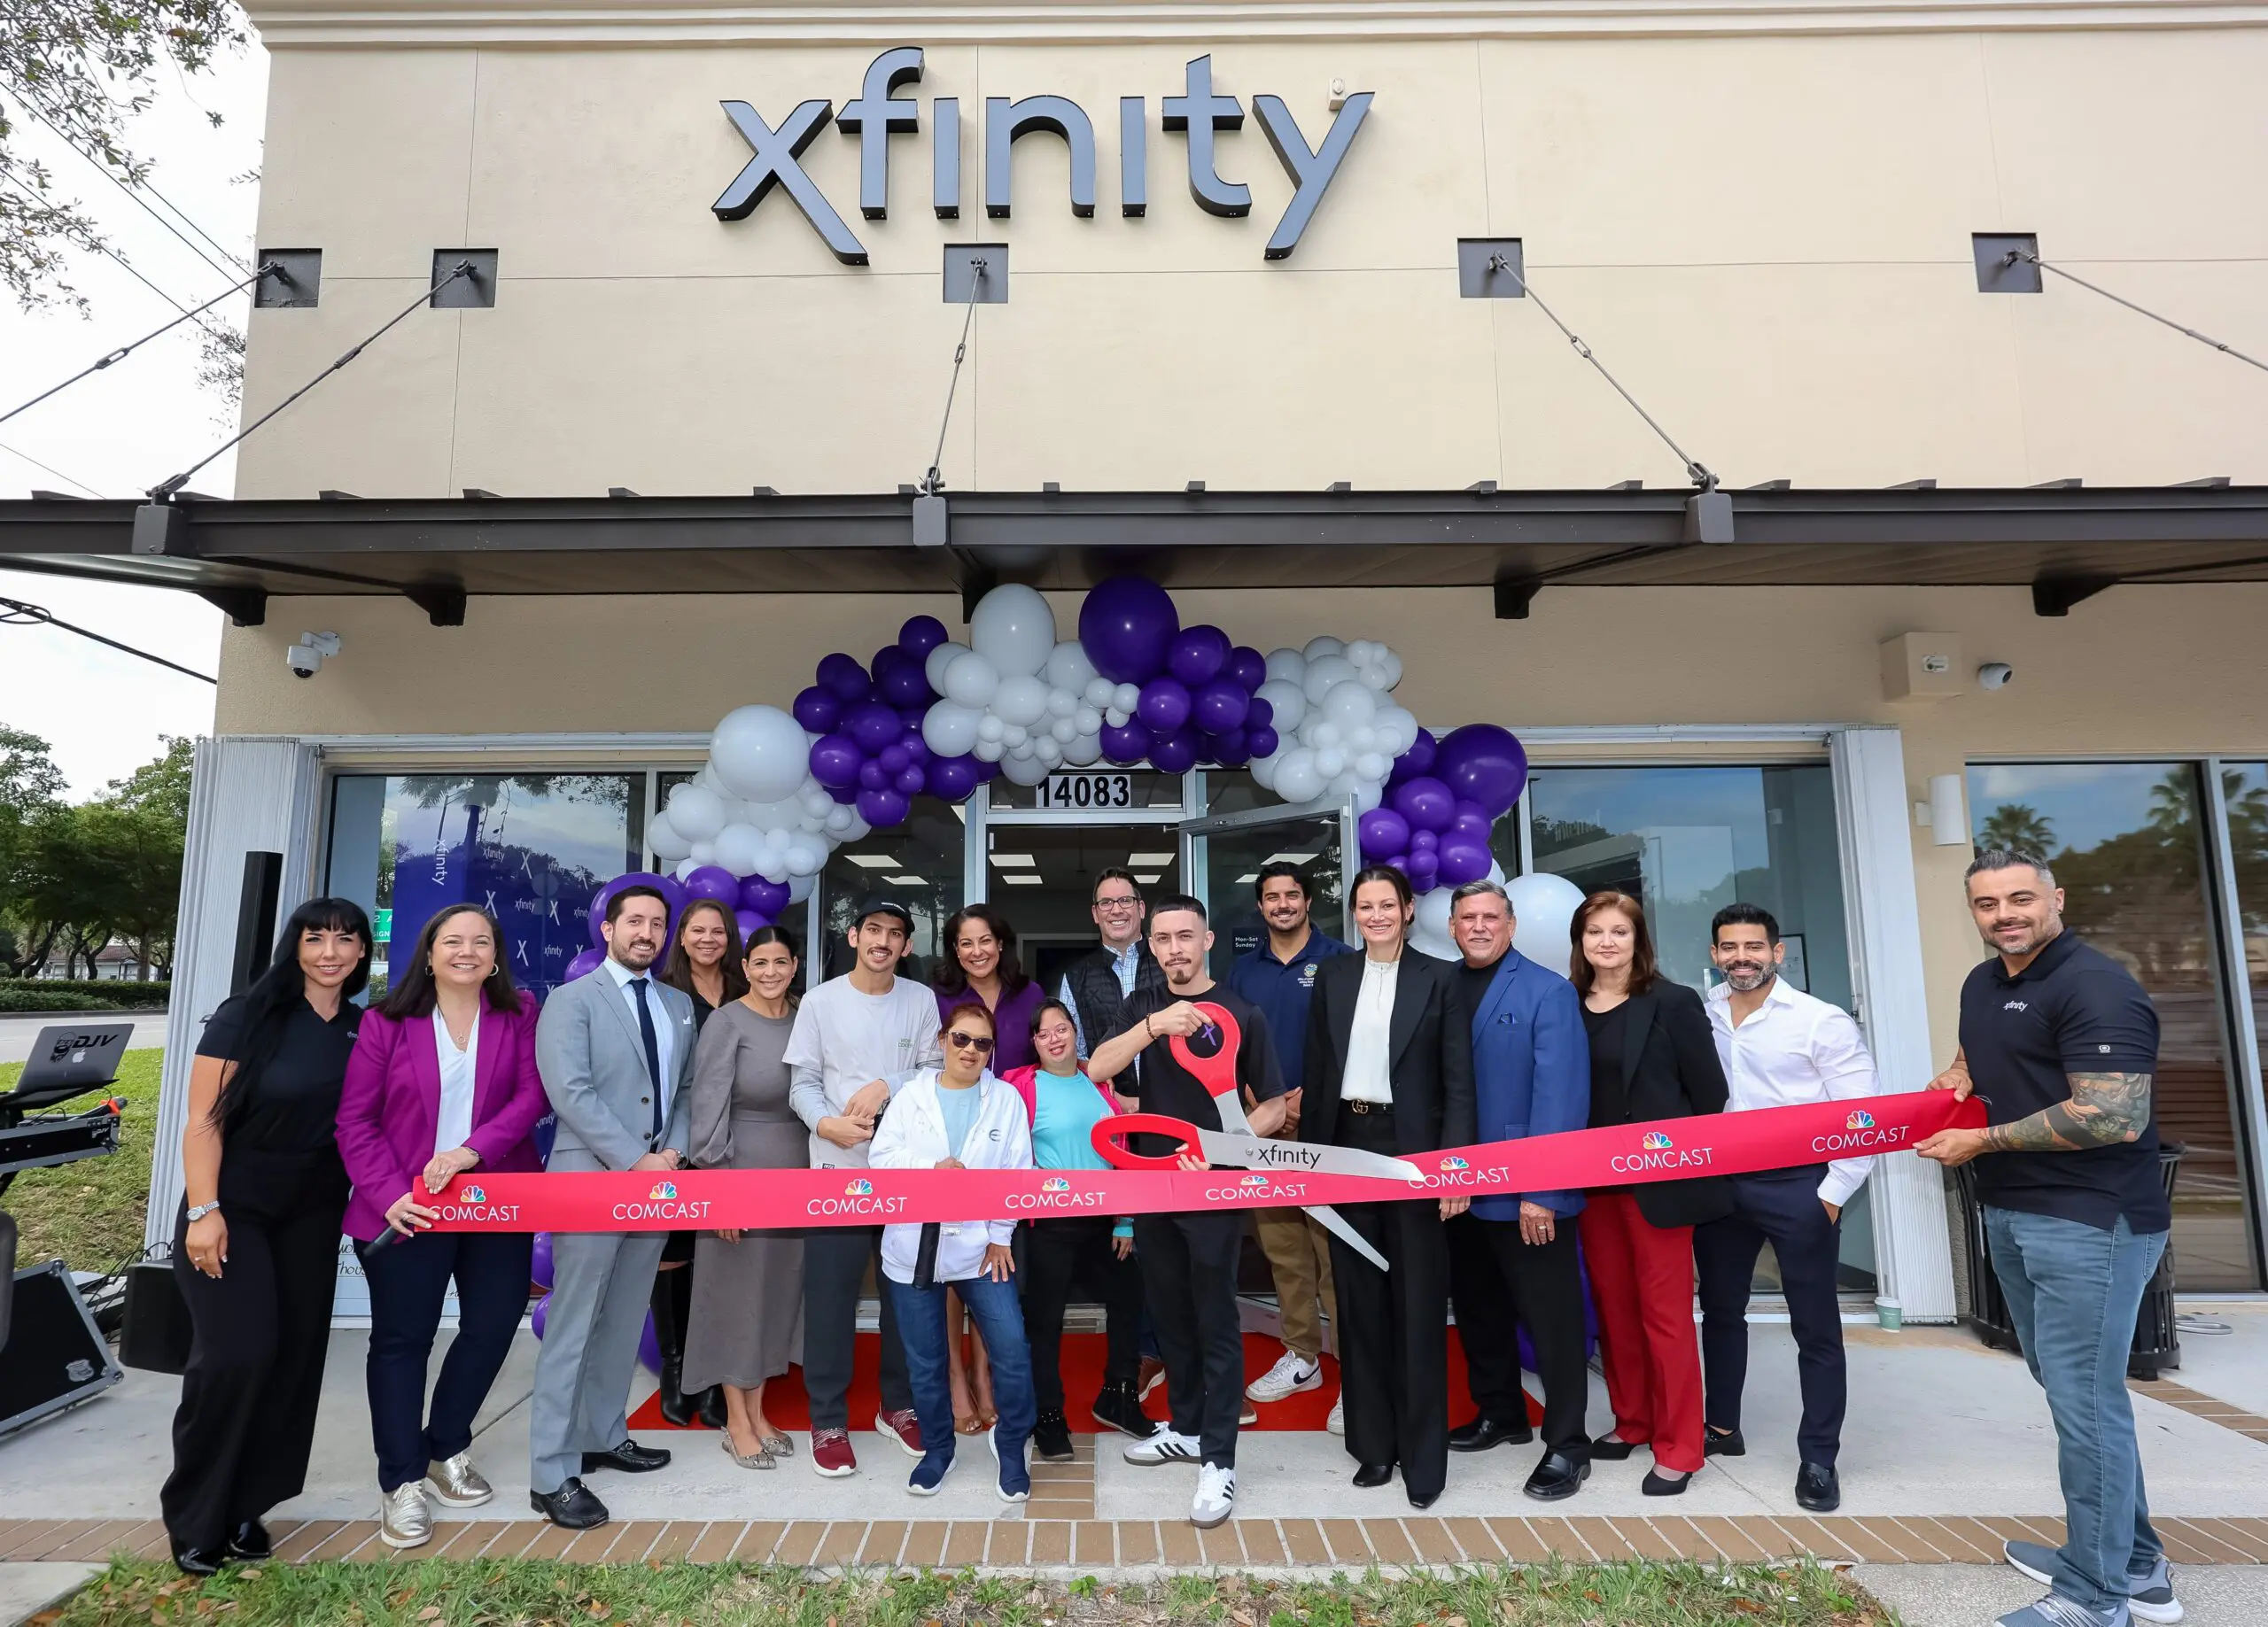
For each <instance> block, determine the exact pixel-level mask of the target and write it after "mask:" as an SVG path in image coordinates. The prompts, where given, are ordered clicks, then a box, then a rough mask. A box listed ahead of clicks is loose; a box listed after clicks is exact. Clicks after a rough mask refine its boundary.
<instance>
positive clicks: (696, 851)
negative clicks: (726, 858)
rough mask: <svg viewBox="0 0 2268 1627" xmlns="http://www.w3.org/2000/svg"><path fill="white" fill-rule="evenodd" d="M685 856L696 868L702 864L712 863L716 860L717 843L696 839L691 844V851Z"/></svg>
mask: <svg viewBox="0 0 2268 1627" xmlns="http://www.w3.org/2000/svg"><path fill="white" fill-rule="evenodd" d="M686 857H687V859H689V860H691V861H692V863H693V866H694V868H695V869H696V870H697V869H699V868H700V867H701V866H702V865H703V864H715V863H716V862H717V844H716V843H715V842H713V841H696V842H695V843H694V844H693V851H692V852H690V853H688V854H687V855H686Z"/></svg>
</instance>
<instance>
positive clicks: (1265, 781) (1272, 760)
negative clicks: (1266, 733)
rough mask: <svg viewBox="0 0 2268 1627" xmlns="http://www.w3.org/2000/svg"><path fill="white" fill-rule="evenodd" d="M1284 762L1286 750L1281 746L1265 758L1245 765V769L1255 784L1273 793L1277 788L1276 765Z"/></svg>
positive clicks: (1256, 759) (1258, 758) (1255, 759)
mask: <svg viewBox="0 0 2268 1627" xmlns="http://www.w3.org/2000/svg"><path fill="white" fill-rule="evenodd" d="M1283 760H1284V748H1282V747H1280V746H1279V747H1278V748H1276V749H1275V750H1274V751H1271V752H1270V753H1269V754H1268V755H1266V756H1264V757H1254V759H1253V760H1252V761H1251V762H1250V763H1246V764H1245V769H1246V771H1247V772H1248V773H1250V774H1251V776H1252V778H1253V783H1254V784H1255V785H1257V786H1260V788H1261V789H1262V790H1263V791H1273V790H1274V789H1275V788H1276V765H1277V764H1278V763H1281V762H1282V761H1283Z"/></svg>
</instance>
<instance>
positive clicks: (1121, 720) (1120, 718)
mask: <svg viewBox="0 0 2268 1627" xmlns="http://www.w3.org/2000/svg"><path fill="white" fill-rule="evenodd" d="M1102 720H1103V721H1104V722H1105V723H1107V724H1109V725H1110V726H1111V727H1112V728H1114V729H1122V728H1124V727H1125V726H1126V725H1127V724H1130V723H1131V722H1132V721H1133V720H1134V714H1133V713H1131V712H1122V711H1121V710H1119V709H1118V708H1116V707H1115V706H1114V707H1112V708H1111V709H1109V710H1108V711H1107V712H1105V713H1104V714H1103V715H1102Z"/></svg>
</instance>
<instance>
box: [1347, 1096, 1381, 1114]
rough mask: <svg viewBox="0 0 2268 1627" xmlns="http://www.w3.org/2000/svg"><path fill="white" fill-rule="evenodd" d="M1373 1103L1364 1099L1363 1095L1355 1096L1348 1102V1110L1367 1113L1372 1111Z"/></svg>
mask: <svg viewBox="0 0 2268 1627" xmlns="http://www.w3.org/2000/svg"><path fill="white" fill-rule="evenodd" d="M1373 1105H1374V1104H1372V1103H1370V1102H1367V1101H1365V1100H1363V1098H1362V1097H1361V1096H1355V1097H1353V1098H1352V1099H1350V1100H1349V1101H1348V1104H1347V1111H1348V1112H1350V1113H1367V1112H1371V1109H1372V1107H1373Z"/></svg>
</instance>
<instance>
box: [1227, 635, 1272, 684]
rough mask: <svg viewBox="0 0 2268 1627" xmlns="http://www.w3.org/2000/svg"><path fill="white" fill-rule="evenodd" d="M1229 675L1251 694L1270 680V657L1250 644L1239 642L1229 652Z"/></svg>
mask: <svg viewBox="0 0 2268 1627" xmlns="http://www.w3.org/2000/svg"><path fill="white" fill-rule="evenodd" d="M1229 676H1230V677H1231V678H1234V679H1236V681H1237V682H1238V683H1239V684H1241V685H1243V686H1244V688H1245V693H1247V694H1249V693H1252V692H1253V691H1254V690H1255V689H1257V688H1259V687H1260V686H1262V684H1264V683H1266V682H1267V681H1268V657H1267V656H1265V655H1262V654H1261V653H1260V652H1259V651H1258V650H1256V649H1254V648H1253V647H1252V646H1251V645H1249V644H1239V645H1238V646H1237V647H1236V648H1234V649H1232V650H1231V651H1230V652H1229Z"/></svg>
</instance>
